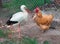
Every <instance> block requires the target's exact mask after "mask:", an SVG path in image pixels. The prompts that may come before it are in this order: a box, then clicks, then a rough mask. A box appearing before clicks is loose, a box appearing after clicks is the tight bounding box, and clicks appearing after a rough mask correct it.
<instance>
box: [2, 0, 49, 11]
mask: <svg viewBox="0 0 60 44" xmlns="http://www.w3.org/2000/svg"><path fill="white" fill-rule="evenodd" d="M6 1H7V0H6ZM6 1H5V2H6ZM45 3H50V0H11V1H10V2H7V3H4V4H3V6H4V7H7V8H14V9H16V8H19V6H21V5H22V4H24V5H26V6H27V7H28V8H29V9H30V10H33V9H34V8H35V7H36V6H42V5H44V4H45Z"/></svg>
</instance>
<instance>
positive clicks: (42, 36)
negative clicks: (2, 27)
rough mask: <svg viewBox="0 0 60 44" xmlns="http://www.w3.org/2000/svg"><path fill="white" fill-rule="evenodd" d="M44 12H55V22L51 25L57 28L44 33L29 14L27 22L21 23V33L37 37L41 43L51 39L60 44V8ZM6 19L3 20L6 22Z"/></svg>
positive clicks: (51, 41) (52, 41)
mask: <svg viewBox="0 0 60 44" xmlns="http://www.w3.org/2000/svg"><path fill="white" fill-rule="evenodd" d="M44 12H45V13H47V14H49V13H52V14H54V22H53V23H52V25H51V26H53V27H56V29H49V30H47V31H46V32H45V33H42V32H41V31H40V28H39V27H38V26H37V25H36V23H35V22H34V20H33V19H32V18H31V16H29V20H28V21H27V23H26V24H24V25H21V35H24V36H29V37H31V38H34V37H35V38H36V39H37V40H38V42H39V44H40V43H41V44H43V41H45V40H47V41H50V43H51V44H60V20H59V19H60V10H58V11H54V10H48V11H44ZM2 19H3V18H2ZM6 19H7V18H6ZM6 19H5V18H4V19H3V21H4V22H6V21H7V20H6Z"/></svg>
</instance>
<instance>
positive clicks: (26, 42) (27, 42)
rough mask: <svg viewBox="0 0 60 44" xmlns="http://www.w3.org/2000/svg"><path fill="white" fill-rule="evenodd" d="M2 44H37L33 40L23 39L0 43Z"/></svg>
mask: <svg viewBox="0 0 60 44" xmlns="http://www.w3.org/2000/svg"><path fill="white" fill-rule="evenodd" d="M0 43H2V44H38V42H37V40H36V39H35V38H29V37H23V38H22V39H21V40H15V39H14V40H13V39H11V40H9V39H8V40H6V41H4V42H0Z"/></svg>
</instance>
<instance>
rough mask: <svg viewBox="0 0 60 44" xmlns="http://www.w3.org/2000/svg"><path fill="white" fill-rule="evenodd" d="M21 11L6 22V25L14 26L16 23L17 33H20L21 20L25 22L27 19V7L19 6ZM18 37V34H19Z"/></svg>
mask: <svg viewBox="0 0 60 44" xmlns="http://www.w3.org/2000/svg"><path fill="white" fill-rule="evenodd" d="M20 8H21V10H22V12H17V13H15V14H13V15H12V17H11V18H10V19H9V20H8V21H7V23H6V24H7V25H14V24H16V23H19V28H18V30H19V32H20V24H21V22H22V21H23V20H27V19H28V13H29V10H28V9H27V7H26V6H25V5H21V7H20ZM19 36H20V34H19Z"/></svg>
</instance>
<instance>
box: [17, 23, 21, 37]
mask: <svg viewBox="0 0 60 44" xmlns="http://www.w3.org/2000/svg"><path fill="white" fill-rule="evenodd" d="M17 32H18V33H19V36H18V38H21V29H20V23H19V25H18V30H17Z"/></svg>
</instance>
